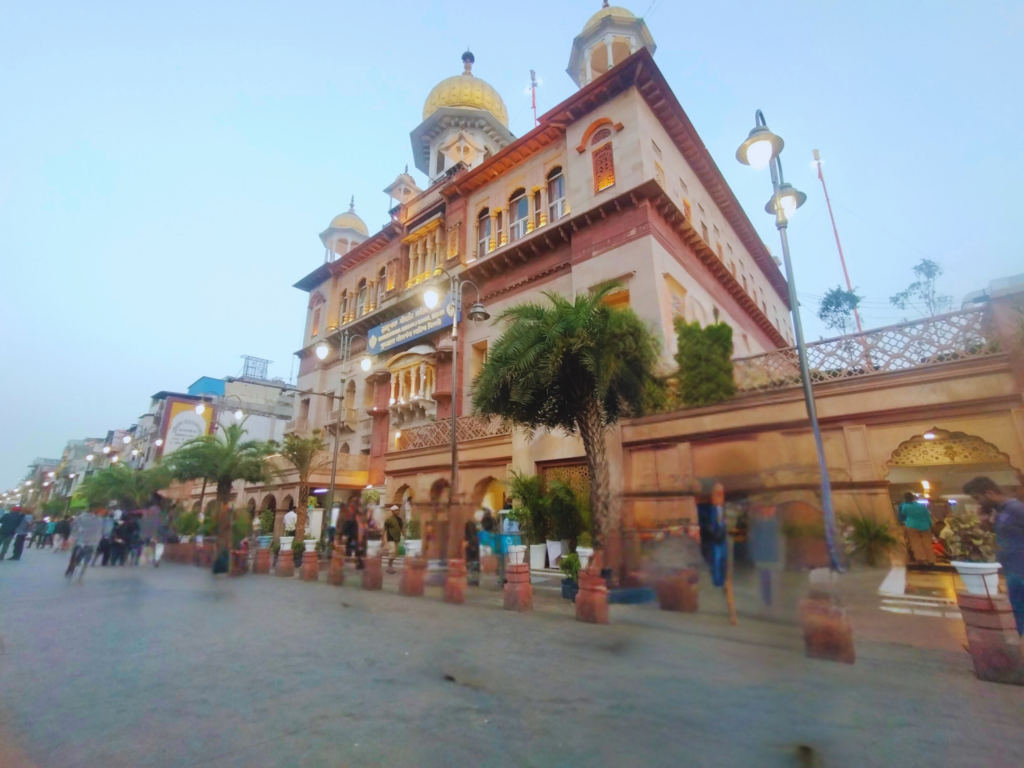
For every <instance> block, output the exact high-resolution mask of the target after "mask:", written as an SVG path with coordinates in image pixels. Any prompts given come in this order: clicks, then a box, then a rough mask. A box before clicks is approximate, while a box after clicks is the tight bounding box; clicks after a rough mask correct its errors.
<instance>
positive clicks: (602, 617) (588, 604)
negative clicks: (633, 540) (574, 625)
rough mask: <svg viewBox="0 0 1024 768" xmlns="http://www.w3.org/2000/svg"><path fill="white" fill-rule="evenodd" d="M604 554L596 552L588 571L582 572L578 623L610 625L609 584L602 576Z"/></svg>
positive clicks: (578, 602) (577, 610)
mask: <svg viewBox="0 0 1024 768" xmlns="http://www.w3.org/2000/svg"><path fill="white" fill-rule="evenodd" d="M603 567H604V552H602V551H600V550H598V551H596V552H594V554H593V556H592V557H591V558H590V562H589V563H587V568H586V570H581V571H580V591H579V592H577V593H576V621H585V622H587V623H588V624H607V623H608V583H607V582H606V581H605V579H604V576H602V575H601V569H602V568H603Z"/></svg>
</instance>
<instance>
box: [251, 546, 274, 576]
mask: <svg viewBox="0 0 1024 768" xmlns="http://www.w3.org/2000/svg"><path fill="white" fill-rule="evenodd" d="M252 572H253V573H270V549H269V548H267V549H257V550H256V562H255V564H254V565H253V570H252Z"/></svg>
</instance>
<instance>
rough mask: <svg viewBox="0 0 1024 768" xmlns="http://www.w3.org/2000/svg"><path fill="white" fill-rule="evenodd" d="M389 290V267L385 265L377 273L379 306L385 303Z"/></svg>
mask: <svg viewBox="0 0 1024 768" xmlns="http://www.w3.org/2000/svg"><path fill="white" fill-rule="evenodd" d="M387 290H388V265H387V264H385V265H384V266H383V267H381V268H380V272H378V273H377V306H378V307H379V306H380V305H381V304H383V303H384V294H385V293H387Z"/></svg>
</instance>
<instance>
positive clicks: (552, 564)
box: [544, 539, 562, 568]
mask: <svg viewBox="0 0 1024 768" xmlns="http://www.w3.org/2000/svg"><path fill="white" fill-rule="evenodd" d="M544 546H546V547H547V548H548V567H549V568H557V567H558V558H560V557H561V556H562V542H560V541H551V539H548V540H547V541H546V542H544Z"/></svg>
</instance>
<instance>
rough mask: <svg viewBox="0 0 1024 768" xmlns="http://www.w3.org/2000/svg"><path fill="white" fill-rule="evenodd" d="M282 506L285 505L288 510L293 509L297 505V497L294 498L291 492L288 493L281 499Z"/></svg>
mask: <svg viewBox="0 0 1024 768" xmlns="http://www.w3.org/2000/svg"><path fill="white" fill-rule="evenodd" d="M281 506H282V507H284V508H285V509H286V510H287V509H291V508H292V507H294V506H295V499H293V498H292V496H291V494H288V495H287V496H285V497H284V498H283V499H281Z"/></svg>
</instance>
